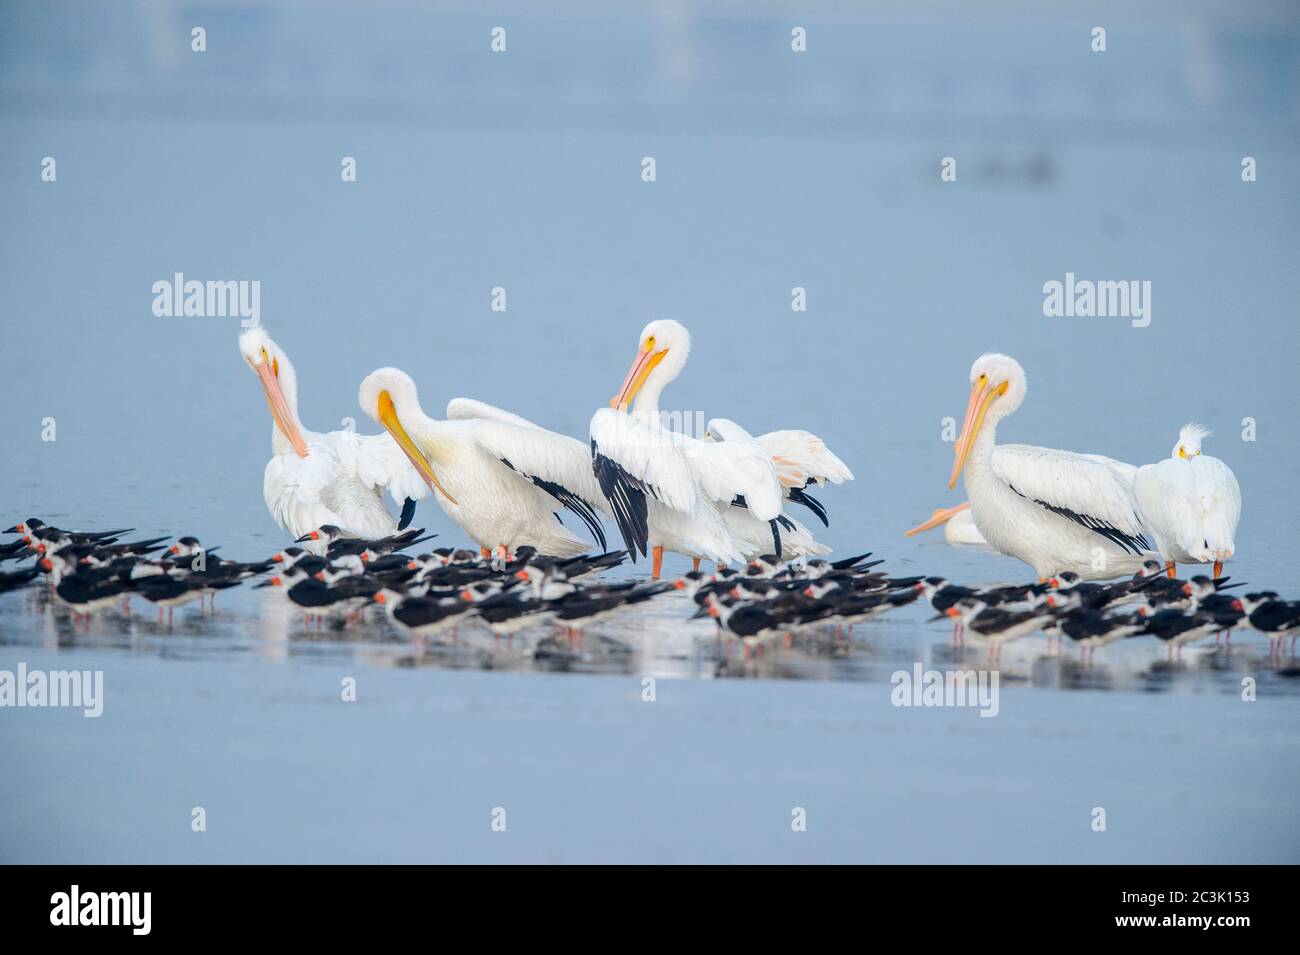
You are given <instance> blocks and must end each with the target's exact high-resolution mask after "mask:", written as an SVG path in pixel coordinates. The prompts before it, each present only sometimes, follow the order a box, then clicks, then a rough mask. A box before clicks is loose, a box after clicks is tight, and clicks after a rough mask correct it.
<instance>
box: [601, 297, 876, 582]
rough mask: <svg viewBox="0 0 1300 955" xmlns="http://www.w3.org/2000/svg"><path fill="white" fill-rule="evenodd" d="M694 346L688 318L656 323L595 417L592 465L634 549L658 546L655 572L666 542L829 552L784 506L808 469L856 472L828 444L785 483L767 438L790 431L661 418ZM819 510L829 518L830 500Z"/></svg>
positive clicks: (788, 469) (833, 474)
mask: <svg viewBox="0 0 1300 955" xmlns="http://www.w3.org/2000/svg"><path fill="white" fill-rule="evenodd" d="M690 348H691V337H690V334H689V333H688V332H687V331H686V329H685V328H684V327H683V326H682V325H681V324H680V323H678V322H675V321H671V320H663V321H655V322H651V323H650V324H648V325H647V326H646V327H645V328H644V329H642V331H641V336H640V346H639V348H638V351H637V354H636V358H635V360H634V361H633V363H632V368H631V370H629V371H628V374H627V377H626V378H625V379H624V381H623V386H622V387H621V388H620V389H619V393H618V394H617V395H616V396H615V397H614V399H613V400H612V401H611V402H610V407H609V408H601V409H600V410H599V411H597V412H596V414H595V415H594V416H593V417H592V419H591V450H592V468H593V470H594V471H595V473H596V477H597V478H598V480H599V482H600V488H601V490H602V491H603V492H604V494H605V497H606V498H607V499H608V500H609V502H610V506H611V508H612V510H613V513H614V518H615V520H616V521H617V522H618V526H619V530H620V531H621V532H622V534H623V540H624V541H625V542H626V543H627V547H628V550H629V551H630V552H631V553H632V554H633V558H634V559H635V555H636V553H637V552H640V553H641V554H642V555H647V554H648V553H651V552H652V553H653V558H652V560H653V563H652V574H653V576H654V577H656V578H657V577H658V576H659V573H660V568H661V566H662V562H663V552H664V549H665V548H667V549H668V550H671V551H675V552H677V553H681V554H686V555H687V556H689V557H692V558H695V559H696V560H697V561H698V560H699V559H700V558H707V559H709V560H714V561H719V562H722V563H739V562H742V561H744V560H745V559H747V558H748V557H750V556H753V555H755V554H758V553H764V552H772V551H779V552H781V554H782V555H783V556H786V557H793V556H797V555H799V554H808V555H811V554H820V553H825V552H826V550H825V548H823V547H822V546H821V545H819V544H817V543H816V542H815V541H814V540H813V539H812V535H811V534H810V533H809V532H808V531H807V529H806V528H803V527H802V526H801V525H798V524H797V523H795V522H794V521H791V520H790V519H789V518H787V517H785V516H784V515H782V513H781V508H782V502H783V501H784V500H785V499H786V497H787V492H788V491H789V489H790V488H792V487H795V486H796V485H797V488H796V490H797V491H802V489H803V487H804V486H805V485H806V483H807V481H808V478H809V477H810V476H814V477H820V478H822V479H827V480H836V478H838V480H841V481H842V480H846V479H848V478H851V477H852V475H851V474H849V473H848V469H847V468H844V467H843V463H842V462H840V461H839V459H838V458H835V457H834V455H829V452H827V455H829V457H820V458H814V459H813V460H810V461H802V463H803V464H805V465H806V466H807V468H812V470H813V473H812V474H809V473H807V468H805V471H804V472H799V471H798V466H797V465H795V464H794V463H787V464H784V465H783V467H784V468H785V473H786V477H787V480H788V481H789V483H786V482H784V481H783V480H782V477H781V471H779V470H778V465H777V462H776V461H775V460H774V459H773V456H772V454H771V452H770V451H769V450H767V449H766V447H765V446H764V444H763V442H764V440H765V439H767V440H769V441H773V442H775V443H776V444H778V445H780V446H782V447H785V446H786V445H787V444H789V443H790V442H789V440H788V439H782V438H781V437H780V436H779V435H778V436H777V437H775V438H773V437H772V436H768V435H765V436H762V437H759V438H757V439H756V438H753V437H751V436H750V435H749V433H748V432H746V431H745V430H744V429H743V428H741V427H740V426H739V425H736V424H735V423H734V422H731V421H728V420H727V419H714V420H713V421H711V422H710V423H709V426H710V433H711V437H712V438H714V439H717V440H704V441H701V440H697V439H695V438H692V437H689V436H687V435H683V434H679V433H677V432H674V431H670V430H669V429H667V428H665V427H663V424H662V422H661V418H660V413H659V398H660V395H661V394H662V393H663V390H664V388H665V387H666V386H667V385H668V383H669V382H671V381H672V380H673V379H675V378H676V377H677V376H678V375H679V374H680V373H681V370H682V368H683V367H684V366H685V365H686V359H687V357H688V355H689V354H690ZM629 405H631V411H630V412H629V411H628V407H629ZM809 437H813V436H809ZM783 440H784V441H785V443H782V442H783ZM823 447H824V446H823ZM831 459H833V461H832V460H831ZM797 472H798V473H797ZM818 472H821V473H818ZM801 503H803V502H801ZM810 506H811V505H810ZM814 510H816V509H814ZM818 516H820V517H823V518H824V509H823V510H822V511H821V513H819V515H818ZM769 543H770V546H768V545H769Z"/></svg>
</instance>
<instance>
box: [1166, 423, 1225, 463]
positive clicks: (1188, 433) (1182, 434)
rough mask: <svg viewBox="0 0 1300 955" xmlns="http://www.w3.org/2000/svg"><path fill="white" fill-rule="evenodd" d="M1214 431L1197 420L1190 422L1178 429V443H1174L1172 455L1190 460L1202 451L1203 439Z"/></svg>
mask: <svg viewBox="0 0 1300 955" xmlns="http://www.w3.org/2000/svg"><path fill="white" fill-rule="evenodd" d="M1213 433H1214V432H1213V431H1211V430H1210V429H1209V428H1206V427H1203V426H1201V425H1199V424H1197V423H1196V422H1194V421H1193V422H1189V423H1188V424H1185V425H1183V426H1182V428H1180V429H1179V431H1178V443H1177V444H1175V445H1174V451H1173V454H1172V455H1171V456H1172V457H1174V458H1178V459H1180V460H1183V461H1190V460H1191V459H1192V458H1194V457H1196V456H1197V455H1198V454H1200V453H1201V441H1202V440H1203V439H1205V438H1208V437H1209V436H1210V435H1212V434H1213Z"/></svg>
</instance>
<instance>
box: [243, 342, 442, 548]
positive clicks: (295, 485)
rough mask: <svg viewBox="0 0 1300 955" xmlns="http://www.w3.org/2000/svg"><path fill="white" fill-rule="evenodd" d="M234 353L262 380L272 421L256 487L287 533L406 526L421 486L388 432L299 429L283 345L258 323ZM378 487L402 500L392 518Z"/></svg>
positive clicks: (375, 531)
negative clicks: (325, 526)
mask: <svg viewBox="0 0 1300 955" xmlns="http://www.w3.org/2000/svg"><path fill="white" fill-rule="evenodd" d="M239 352H240V354H241V355H242V356H243V358H244V361H246V362H247V363H248V366H249V367H250V368H252V369H253V371H254V373H256V375H257V377H258V379H259V380H260V381H261V382H262V390H263V391H265V393H266V403H267V404H268V405H269V406H270V408H271V419H272V421H273V422H274V424H273V426H272V428H271V450H272V452H273V454H272V456H271V460H270V461H269V462H268V463H267V465H266V474H265V477H264V478H263V481H262V494H263V496H264V497H265V498H266V506H267V509H268V510H270V512H271V516H272V517H273V518H275V522H276V523H277V524H279V525H280V526H281V527H283V528H284V529H285V530H287V531H289V532H290V533H291V534H293V536H294V537H302V536H303V535H304V534H307V533H309V532H310V531H313V530H315V529H316V528H318V527H320V526H321V525H323V524H333V525H336V526H338V527H340V528H342V530H343V532H344V533H345V534H347V535H349V536H352V537H363V538H376V537H387V536H388V535H390V534H392V533H394V532H396V531H397V530H398V529H399V528H403V527H406V525H407V524H409V523H410V521H411V518H412V517H413V516H414V514H415V502H416V501H417V500H419V499H421V498H423V497H424V496H425V495H427V494H428V491H427V490H426V489H425V486H424V484H423V482H422V481H421V480H420V476H419V475H418V474H417V473H416V472H415V469H414V468H412V467H411V466H410V464H409V463H408V462H407V460H406V458H405V457H404V456H403V455H402V452H401V451H400V450H399V449H398V447H397V445H396V444H394V443H393V439H392V438H390V437H389V436H388V435H386V434H378V435H360V434H356V433H355V432H352V431H330V432H327V433H324V434H321V433H318V432H315V431H308V430H306V429H305V428H303V426H302V422H301V421H300V420H299V418H298V375H297V373H296V372H295V371H294V367H293V363H292V362H291V361H289V356H288V355H286V354H285V353H284V350H283V349H282V348H280V346H279V345H277V344H276V343H275V342H274V341H272V340H271V336H270V335H268V334H267V333H266V332H265V331H264V330H263V329H262V328H261V327H258V328H250V329H249V330H248V331H246V332H244V333H243V334H242V335H240V336H239ZM385 488H387V489H388V491H389V492H390V493H391V494H392V497H393V500H394V502H396V503H399V504H401V505H402V519H401V522H400V523H399V522H398V521H396V520H394V519H393V517H392V515H391V514H389V512H388V508H387V507H386V506H385V505H384V499H383V492H384V489H385Z"/></svg>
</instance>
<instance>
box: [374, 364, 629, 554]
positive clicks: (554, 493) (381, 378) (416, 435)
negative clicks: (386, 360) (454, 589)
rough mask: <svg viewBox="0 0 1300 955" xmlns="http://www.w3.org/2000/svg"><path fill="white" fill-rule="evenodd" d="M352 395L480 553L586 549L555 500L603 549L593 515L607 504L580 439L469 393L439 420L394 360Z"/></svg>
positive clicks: (598, 524) (602, 537)
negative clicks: (422, 404)
mask: <svg viewBox="0 0 1300 955" xmlns="http://www.w3.org/2000/svg"><path fill="white" fill-rule="evenodd" d="M358 398H359V400H360V402H361V408H362V410H363V411H365V413H366V414H368V415H369V416H370V417H371V418H373V419H374V420H375V421H378V422H379V423H380V424H382V425H383V426H384V427H385V428H386V429H387V430H388V432H389V434H391V435H392V436H393V439H394V440H395V441H396V442H397V445H398V446H399V447H400V448H401V450H402V452H403V453H405V455H406V457H407V458H408V459H409V460H410V462H411V464H412V465H413V466H414V468H415V470H416V471H417V472H419V475H420V477H421V478H422V479H423V480H424V481H425V482H426V483H427V484H428V485H429V487H430V488H432V489H433V490H434V491H435V492H436V493H435V497H436V498H437V501H438V503H439V504H441V505H442V509H443V510H444V511H446V512H447V515H448V516H449V517H450V518H451V519H452V520H454V521H455V522H456V523H457V524H459V525H460V526H461V527H462V528H463V529H464V530H465V533H467V534H468V535H469V536H470V537H471V538H473V539H474V541H475V542H476V543H477V544H478V545H479V547H480V548H482V549H483V552H484V553H485V555H486V554H487V553H488V552H491V551H495V552H496V554H497V555H498V556H501V557H504V556H507V555H508V554H511V553H513V552H514V551H515V549H516V548H518V547H520V546H522V545H524V544H527V545H529V546H530V547H535V548H536V549H537V551H538V552H539V553H542V554H549V555H553V556H557V557H572V556H574V555H576V554H581V553H583V552H585V551H587V550H589V549H590V548H589V547H588V546H587V545H586V544H585V543H584V542H583V541H582V540H581V539H580V538H578V537H576V536H575V535H574V534H573V533H572V532H570V531H569V529H568V528H566V527H565V526H564V525H563V524H562V523H560V519H559V516H558V514H557V513H556V509H557V508H559V507H564V508H567V509H568V510H570V511H572V512H573V513H574V514H576V515H577V516H578V517H579V518H581V519H582V521H583V523H585V524H586V525H587V527H588V529H589V530H590V531H591V533H592V536H593V537H595V538H596V541H597V543H599V544H600V548H601V550H604V549H605V533H604V530H603V529H602V527H601V522H600V517H599V514H600V513H604V512H606V507H605V503H604V499H603V498H602V497H601V493H600V488H599V487H598V486H597V484H596V479H595V476H594V475H593V474H592V473H591V460H590V458H589V457H588V454H587V449H586V448H585V447H584V446H583V444H582V442H580V441H577V440H575V439H574V438H569V437H566V436H564V435H562V434H556V433H555V432H553V431H547V430H546V429H544V428H541V427H538V426H537V425H535V424H533V423H532V422H531V421H527V420H525V419H523V418H521V417H519V416H518V415H514V414H511V413H510V412H508V411H502V410H501V409H499V408H494V407H492V406H491V405H487V404H483V403H482V402H478V401H472V400H470V399H468V398H454V399H452V401H451V403H450V404H448V405H447V418H448V419H449V420H446V421H436V420H434V419H433V418H430V417H429V416H428V415H426V414H425V413H424V410H423V409H422V408H421V407H420V399H419V395H418V394H417V392H416V389H415V382H414V381H412V380H411V376H410V375H408V374H406V372H404V371H401V370H399V369H397V368H380V369H378V370H377V371H372V372H371V373H370V374H369V375H367V376H366V378H365V380H364V381H362V382H361V389H360V392H359V395H358Z"/></svg>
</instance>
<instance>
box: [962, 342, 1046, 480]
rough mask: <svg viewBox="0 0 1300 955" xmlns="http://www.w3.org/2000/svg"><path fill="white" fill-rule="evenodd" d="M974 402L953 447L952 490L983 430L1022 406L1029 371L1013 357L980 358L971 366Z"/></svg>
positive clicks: (968, 410) (993, 353) (993, 356)
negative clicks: (1026, 372)
mask: <svg viewBox="0 0 1300 955" xmlns="http://www.w3.org/2000/svg"><path fill="white" fill-rule="evenodd" d="M970 386H971V390H970V403H969V404H968V405H967V406H966V419H965V421H964V422H963V424H962V428H961V437H959V438H958V439H957V444H956V446H955V447H954V448H953V454H954V456H955V458H956V460H955V461H954V462H953V468H952V478H951V479H950V480H949V481H948V487H949V489H952V488H954V487H956V486H957V477H958V476H959V475H960V474H961V471H962V468H964V467H965V466H966V458H967V457H969V456H970V450H971V448H972V447H973V446H974V444H975V439H976V438H977V437H978V436H979V433H980V429H981V428H983V427H984V422H985V419H988V422H989V427H994V426H996V424H997V423H998V422H999V421H1000V420H1002V419H1003V418H1005V417H1006V416H1007V415H1009V414H1011V412H1013V411H1015V410H1016V409H1017V408H1019V407H1020V402H1022V401H1024V400H1025V393H1026V392H1027V391H1028V390H1029V383H1028V381H1027V380H1026V378H1025V370H1024V369H1023V368H1021V367H1020V362H1018V361H1016V360H1015V359H1014V358H1012V357H1011V356H1010V355H1002V354H999V353H997V352H989V353H988V354H985V355H980V357H979V358H976V359H975V363H974V364H973V365H971V366H970Z"/></svg>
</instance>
